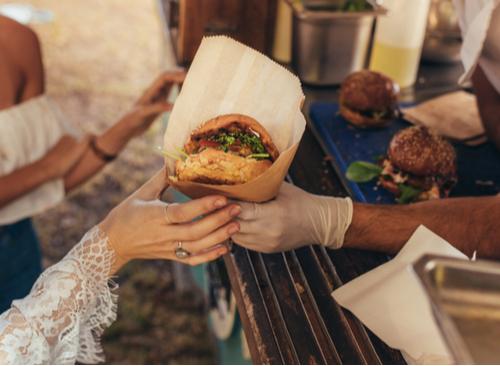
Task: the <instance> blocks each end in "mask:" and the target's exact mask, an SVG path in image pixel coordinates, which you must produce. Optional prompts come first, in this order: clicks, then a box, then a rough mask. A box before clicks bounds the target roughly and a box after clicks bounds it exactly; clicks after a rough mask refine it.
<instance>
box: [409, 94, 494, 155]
mask: <svg viewBox="0 0 500 366" xmlns="http://www.w3.org/2000/svg"><path fill="white" fill-rule="evenodd" d="M403 113H404V118H405V119H406V120H408V121H410V122H411V123H413V124H417V125H424V126H426V127H429V128H431V129H433V130H434V131H436V132H437V133H439V134H440V135H442V136H445V137H448V138H450V139H453V140H457V141H462V142H463V143H466V144H468V145H472V146H474V145H478V144H481V143H483V142H485V141H486V136H485V132H484V128H483V125H482V123H481V118H480V117H479V111H478V109H477V103H476V97H475V96H474V95H472V94H470V93H466V92H464V91H457V92H452V93H448V94H445V95H441V96H439V97H436V98H433V99H431V100H428V101H426V102H423V103H420V104H418V105H416V106H414V107H409V108H404V109H403Z"/></svg>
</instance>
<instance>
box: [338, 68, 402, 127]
mask: <svg viewBox="0 0 500 366" xmlns="http://www.w3.org/2000/svg"><path fill="white" fill-rule="evenodd" d="M398 95H399V87H398V85H397V84H395V83H394V82H393V81H392V80H391V79H390V78H389V77H387V76H385V75H383V74H381V73H378V72H374V71H369V70H362V71H358V72H354V73H352V74H350V75H349V76H347V78H345V80H344V81H343V82H342V85H341V88H340V96H339V105H340V115H341V116H342V117H343V118H344V119H346V120H347V121H348V122H350V123H352V124H353V125H354V126H356V127H361V128H369V127H384V126H387V125H388V124H389V123H390V122H391V121H392V120H393V119H394V118H396V117H397V116H398Z"/></svg>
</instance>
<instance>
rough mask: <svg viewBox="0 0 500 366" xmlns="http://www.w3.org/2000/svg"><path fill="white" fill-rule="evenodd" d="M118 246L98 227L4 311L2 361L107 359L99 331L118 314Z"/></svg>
mask: <svg viewBox="0 0 500 366" xmlns="http://www.w3.org/2000/svg"><path fill="white" fill-rule="evenodd" d="M114 259H115V258H114V251H113V250H112V249H111V248H110V247H109V242H108V239H107V237H106V236H105V235H104V233H102V232H101V231H100V230H99V228H98V227H94V228H93V229H91V230H90V231H89V232H87V233H86V234H85V236H84V237H83V238H82V240H81V241H80V243H79V244H77V245H76V246H75V247H74V248H73V249H72V250H71V251H70V252H69V253H68V254H67V255H66V256H65V257H64V258H63V259H62V260H61V261H60V262H58V263H57V264H55V265H53V266H52V267H50V268H48V269H47V270H46V271H45V272H43V273H42V274H41V275H40V277H39V278H38V280H37V281H36V283H35V285H34V286H33V288H32V289H31V292H30V294H29V295H28V296H26V297H25V298H24V299H21V300H16V301H14V302H13V303H12V307H11V308H10V309H9V310H7V311H6V312H4V313H3V314H2V315H0V364H44V363H45V364H46V363H50V364H74V363H75V362H80V363H86V364H92V363H98V362H102V361H104V357H103V352H102V348H101V345H100V336H101V335H102V333H103V331H104V329H105V328H107V327H108V326H109V325H110V324H111V323H112V322H113V321H114V320H115V319H116V300H117V295H116V294H114V293H113V290H114V289H115V288H116V285H115V284H114V283H112V282H111V281H110V278H109V272H110V268H111V265H112V264H113V261H114Z"/></svg>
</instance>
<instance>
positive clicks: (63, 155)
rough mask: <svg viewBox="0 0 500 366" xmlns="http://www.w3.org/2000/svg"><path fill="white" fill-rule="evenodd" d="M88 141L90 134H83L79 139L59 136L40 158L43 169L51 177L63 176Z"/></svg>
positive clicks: (79, 157) (81, 154)
mask: <svg viewBox="0 0 500 366" xmlns="http://www.w3.org/2000/svg"><path fill="white" fill-rule="evenodd" d="M89 142H90V136H85V137H84V138H82V139H81V140H80V141H78V140H76V139H75V138H74V137H72V136H68V135H65V136H63V137H61V138H60V139H59V141H58V142H57V144H56V145H54V146H53V147H52V148H51V149H50V150H49V151H48V152H47V154H45V156H44V157H43V158H42V160H40V162H41V164H42V166H43V169H44V170H45V171H46V172H48V174H49V175H50V178H52V179H55V178H61V177H63V176H64V175H66V173H68V172H69V171H70V170H71V168H73V167H74V166H75V165H76V164H77V163H78V162H79V161H80V159H81V158H82V156H83V154H84V153H85V151H87V148H88V146H89Z"/></svg>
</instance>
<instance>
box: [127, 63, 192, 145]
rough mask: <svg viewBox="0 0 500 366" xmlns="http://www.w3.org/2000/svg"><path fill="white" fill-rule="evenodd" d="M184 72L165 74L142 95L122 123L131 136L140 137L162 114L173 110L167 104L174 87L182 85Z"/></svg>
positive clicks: (170, 105)
mask: <svg viewBox="0 0 500 366" xmlns="http://www.w3.org/2000/svg"><path fill="white" fill-rule="evenodd" d="M185 77H186V73H185V72H184V71H178V72H165V73H163V74H161V75H160V76H159V77H158V78H157V79H156V80H155V81H154V82H153V83H152V84H151V85H150V86H149V87H148V88H147V89H146V90H145V91H144V93H143V94H142V96H141V97H140V98H139V99H138V100H137V102H136V103H135V104H134V106H133V108H132V110H131V111H130V112H129V113H127V114H126V115H125V116H124V117H123V118H122V120H121V121H120V123H123V124H124V126H126V128H127V129H128V130H129V133H130V136H131V137H133V136H138V135H140V134H142V133H143V132H144V131H146V130H147V129H148V128H149V126H151V123H153V121H154V120H155V119H156V117H158V115H159V114H160V113H163V112H167V111H169V110H171V109H172V104H170V103H168V102H167V98H168V95H169V94H170V90H171V89H172V86H174V85H176V84H182V82H183V81H184V78H185Z"/></svg>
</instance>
